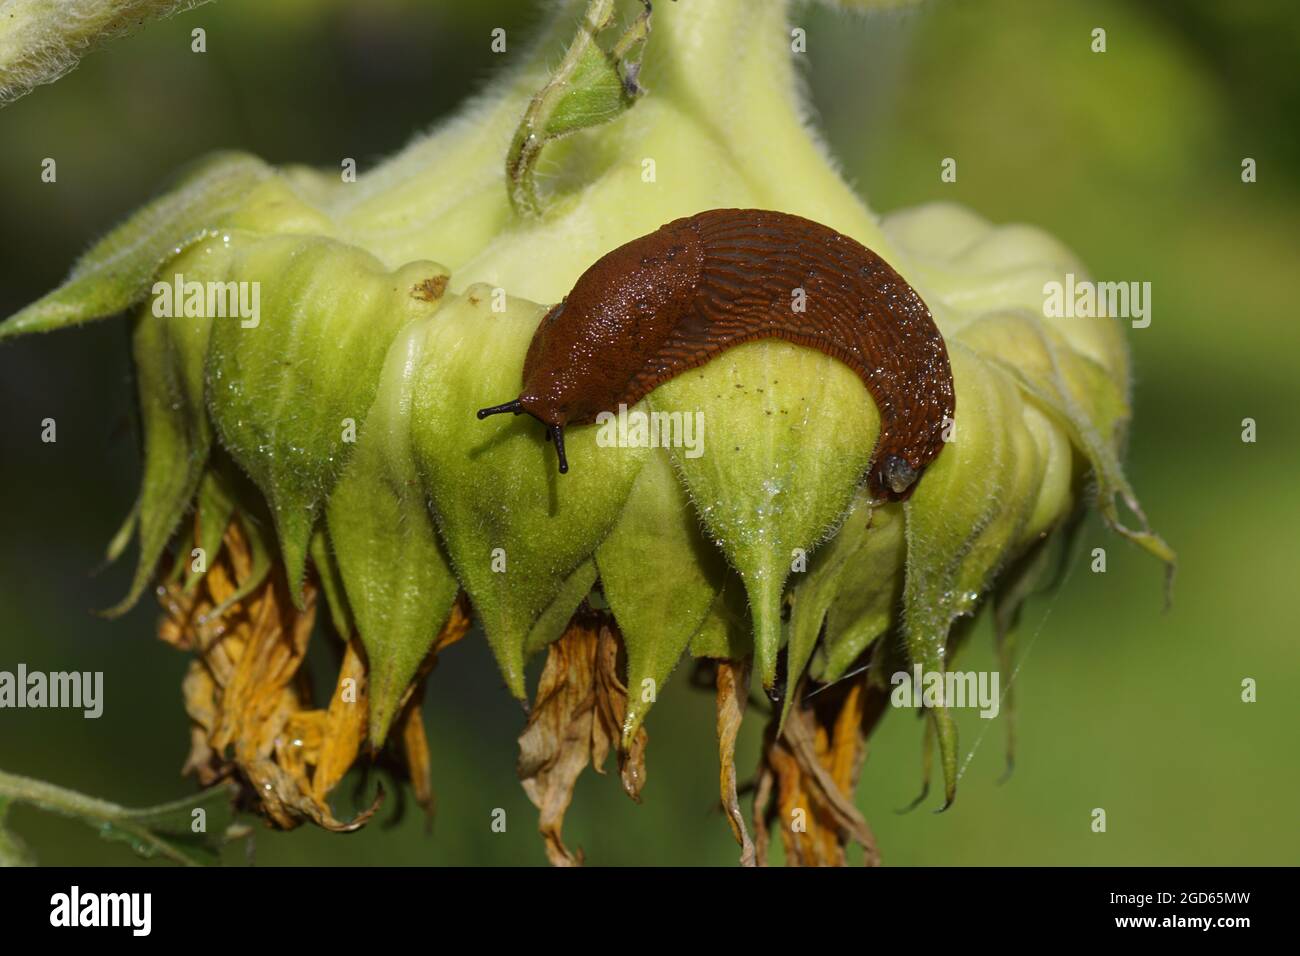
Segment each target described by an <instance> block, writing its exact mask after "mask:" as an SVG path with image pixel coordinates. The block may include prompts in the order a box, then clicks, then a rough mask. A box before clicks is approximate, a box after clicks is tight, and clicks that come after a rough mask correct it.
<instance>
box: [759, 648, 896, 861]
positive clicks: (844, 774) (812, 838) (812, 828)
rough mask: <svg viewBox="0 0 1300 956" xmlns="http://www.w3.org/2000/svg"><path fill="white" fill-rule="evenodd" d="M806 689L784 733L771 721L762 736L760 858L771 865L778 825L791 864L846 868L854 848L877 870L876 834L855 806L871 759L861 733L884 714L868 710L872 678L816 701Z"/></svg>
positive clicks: (844, 685) (803, 687)
mask: <svg viewBox="0 0 1300 956" xmlns="http://www.w3.org/2000/svg"><path fill="white" fill-rule="evenodd" d="M805 691H806V684H804V683H801V685H800V686H799V687H798V688H797V689H796V690H795V691H794V693H796V694H797V695H798V697H797V700H799V701H800V702H799V703H798V704H796V705H795V706H794V707H793V708H792V709H791V711H790V713H789V715H788V717H787V718H786V722H785V728H784V731H783V732H782V733H781V734H779V735H778V734H777V732H776V727H777V719H776V718H773V720H772V722H771V723H770V724H769V726H768V730H767V733H766V734H765V738H764V752H763V761H762V766H761V767H760V769H759V777H758V783H757V792H756V795H755V803H754V818H755V825H756V826H757V827H759V830H760V832H759V838H758V841H759V842H758V846H757V847H756V857H757V860H758V862H759V864H760V865H766V862H767V835H766V830H767V827H768V826H770V825H771V824H772V823H773V822H774V821H776V822H777V823H778V827H779V832H780V834H781V841H782V844H783V846H784V847H785V855H786V861H787V863H788V864H789V865H792V866H844V865H845V864H846V863H847V862H848V857H847V853H846V848H847V845H848V844H849V843H850V842H852V843H857V844H858V845H860V846H861V847H862V848H863V851H864V855H865V862H866V864H867V865H868V866H878V865H879V864H880V854H879V852H878V850H877V849H876V840H875V836H874V835H873V834H872V832H871V828H870V827H869V826H868V825H867V821H866V819H865V818H864V817H863V816H862V814H861V812H860V811H859V810H858V808H857V807H856V806H855V805H854V802H853V791H854V789H855V788H856V786H857V781H858V775H859V773H860V772H861V769H862V763H863V761H864V760H865V758H866V746H865V742H864V738H863V727H864V724H866V723H873V722H874V720H875V719H878V716H879V713H878V710H877V708H876V706H875V704H876V702H875V701H874V700H872V701H871V706H868V699H869V697H871V695H870V694H869V690H868V684H867V678H866V676H865V674H864V676H863V677H861V678H859V679H856V680H854V681H851V682H850V681H845V682H843V683H842V684H840V685H836V686H835V687H833V688H831V689H830V692H829V693H826V694H821V695H818V697H817V699H816V702H815V703H814V702H809V701H807V700H806V698H805ZM869 714H870V716H869ZM773 790H775V796H776V803H775V806H773V805H772V803H771V795H772V792H773Z"/></svg>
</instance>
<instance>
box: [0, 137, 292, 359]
mask: <svg viewBox="0 0 1300 956" xmlns="http://www.w3.org/2000/svg"><path fill="white" fill-rule="evenodd" d="M271 175H272V170H271V168H270V167H269V166H267V165H266V164H265V163H263V162H262V161H261V160H260V159H257V158H255V157H252V156H245V155H243V154H240V153H222V154H218V155H216V156H213V157H210V158H208V159H206V160H204V161H202V162H201V163H200V164H199V165H198V166H197V167H196V168H195V169H194V170H193V171H192V172H190V173H189V174H188V175H186V176H185V177H184V178H183V179H182V180H181V182H180V183H179V184H178V185H177V186H176V187H175V188H174V189H172V190H171V191H170V192H168V193H167V194H165V195H163V196H161V197H160V198H158V199H155V200H154V201H153V202H151V203H149V204H148V205H147V206H145V207H144V208H143V209H140V210H139V211H138V212H136V213H135V214H134V215H132V216H131V218H130V219H128V220H127V221H126V222H125V223H123V224H122V225H121V226H118V227H117V228H116V229H114V230H113V231H112V232H110V233H109V234H108V235H107V236H105V237H104V238H103V239H101V240H100V241H99V242H98V243H96V244H95V246H94V247H92V248H91V250H90V251H89V252H87V253H86V254H85V255H84V256H83V257H82V258H81V259H80V260H79V261H78V262H77V264H76V266H74V267H73V269H72V274H71V275H69V276H68V279H67V281H66V282H64V283H63V285H61V286H59V288H57V289H55V290H54V291H53V292H51V293H49V294H48V295H46V296H45V297H44V298H42V299H40V300H38V301H36V302H34V303H32V304H31V305H29V306H28V307H27V308H25V309H23V310H22V311H21V312H18V313H15V314H14V315H12V316H10V317H9V318H8V319H7V320H6V321H5V322H3V323H0V341H3V340H4V339H7V338H11V337H13V336H16V335H25V334H27V333H29V332H48V331H51V330H53V329H60V328H64V327H67V326H70V325H77V324H78V323H81V322H89V321H91V320H92V319H103V318H107V317H108V316H111V315H117V314H118V313H119V312H124V311H126V310H127V309H129V308H131V307H132V306H134V305H137V304H139V303H140V302H142V301H144V298H145V296H146V295H147V293H148V291H149V288H150V286H151V284H152V283H153V280H154V277H155V274H156V273H157V272H158V270H159V267H160V266H162V265H163V264H164V263H165V262H167V261H168V260H169V259H172V258H174V257H175V256H176V255H177V254H178V253H181V252H183V251H185V250H186V249H188V248H189V247H190V246H191V245H193V244H194V243H196V242H199V241H200V240H202V239H204V238H207V237H212V236H217V235H218V232H219V229H220V226H221V225H222V223H223V221H224V220H225V219H226V217H227V216H228V215H229V214H230V213H231V212H232V211H233V210H234V209H235V208H237V207H238V206H239V205H240V204H241V203H244V202H246V201H247V199H248V195H249V191H250V190H252V189H253V188H254V187H255V186H256V185H257V184H258V183H259V182H261V181H262V180H264V179H266V178H267V177H269V176H271Z"/></svg>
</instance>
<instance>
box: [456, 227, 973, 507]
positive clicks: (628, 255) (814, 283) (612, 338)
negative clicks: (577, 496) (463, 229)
mask: <svg viewBox="0 0 1300 956" xmlns="http://www.w3.org/2000/svg"><path fill="white" fill-rule="evenodd" d="M799 289H802V290H803V297H802V298H803V305H804V308H803V310H802V311H800V310H797V309H796V305H797V304H798V298H799V297H798V294H797V291H796V290H799ZM764 338H779V339H784V340H786V341H787V342H793V343H795V344H796V345H803V346H807V347H809V348H813V349H817V350H818V351H820V352H824V353H826V354H827V355H830V356H832V357H834V358H837V359H839V360H840V361H842V362H844V363H845V364H846V365H848V366H849V367H850V368H852V369H853V371H855V372H856V373H857V374H858V376H859V377H860V378H861V379H862V381H863V382H864V383H865V384H866V387H867V389H868V391H870V393H871V396H872V398H873V399H874V400H875V403H876V406H877V408H878V409H879V411H880V422H881V430H880V438H879V439H878V441H877V443H876V449H875V452H874V454H873V455H872V466H871V470H870V475H869V479H868V480H869V482H870V488H871V491H872V493H873V494H874V495H876V496H877V497H886V496H888V497H892V498H906V497H907V496H908V495H909V494H910V493H911V490H912V488H913V486H914V484H915V482H916V480H917V478H919V477H920V474H921V472H922V470H924V468H925V467H926V466H927V465H928V464H929V463H930V462H931V461H933V460H934V458H935V456H937V455H938V454H939V451H940V450H941V449H942V447H943V437H942V434H943V427H944V420H945V418H951V417H952V415H953V411H954V395H953V385H952V370H951V369H950V368H949V365H948V352H947V349H946V348H945V347H944V342H943V337H942V336H941V335H940V334H939V329H938V328H937V327H936V326H935V324H934V319H933V318H932V317H931V315H930V310H929V309H928V308H927V307H926V305H925V303H924V302H923V301H921V297H920V296H919V295H918V294H917V293H916V290H915V289H913V288H912V287H911V286H910V285H908V284H907V282H905V281H904V280H903V278H902V277H901V276H900V275H899V274H898V273H897V272H895V271H894V270H893V269H892V268H890V267H889V265H888V264H887V263H886V262H885V261H884V260H883V259H881V258H880V257H879V256H878V255H876V254H875V253H874V252H872V251H871V250H870V249H867V248H866V247H865V246H863V245H861V244H860V243H858V242H855V241H854V240H853V239H850V238H849V237H848V236H845V235H841V234H840V233H838V232H836V231H835V230H834V229H831V228H829V227H827V226H823V225H821V224H820V223H816V222H813V221H811V220H809V219H804V218H802V217H800V216H792V215H789V214H787V213H782V212H772V211H768V210H762V209H712V210H709V211H707V212H701V213H697V214H696V215H694V216H688V217H687V218H684V219H677V220H675V221H673V222H670V223H668V224H667V225H665V226H662V227H661V228H659V229H658V230H656V231H655V232H652V233H650V234H649V235H646V236H642V237H640V238H639V239H633V240H632V241H631V242H628V243H626V244H625V245H622V246H619V247H618V248H617V249H615V250H613V251H612V252H610V253H608V254H607V255H605V256H602V257H601V258H600V259H598V260H597V261H596V263H595V264H594V265H592V266H591V268H589V269H588V270H587V271H586V272H584V273H583V274H582V275H581V276H580V277H579V278H578V281H577V283H576V284H575V285H574V287H573V291H572V292H570V293H569V294H568V295H567V296H566V297H565V298H564V300H563V301H562V302H560V304H559V305H556V306H555V307H554V308H552V309H551V310H550V311H549V312H547V314H546V315H545V316H544V317H543V318H542V321H541V324H540V325H539V326H538V328H537V332H536V333H535V334H534V335H533V340H532V343H531V344H530V345H529V348H528V354H527V357H526V358H525V360H524V372H523V391H522V392H521V393H520V395H519V397H518V398H517V399H515V400H514V401H512V402H507V403H505V404H504V405H496V406H493V407H491V408H484V409H480V410H479V412H478V417H479V418H480V419H481V418H486V417H487V416H489V415H496V414H500V413H503V412H513V413H514V414H516V415H518V414H519V413H520V412H527V413H528V414H530V415H532V416H533V417H534V418H536V419H537V420H538V421H540V422H542V423H543V424H544V425H546V428H547V438H548V439H554V440H555V449H556V452H557V454H558V456H559V462H560V471H561V472H565V471H568V462H567V460H566V459H565V455H564V428H565V426H566V425H571V424H572V425H579V424H586V423H589V422H594V421H595V420H596V416H597V414H598V413H600V412H602V411H614V410H616V409H617V407H618V405H619V403H624V404H626V405H628V406H632V405H634V404H636V402H638V401H640V399H642V398H643V397H644V396H645V395H646V394H647V393H648V392H650V391H651V390H653V389H654V388H655V387H656V386H658V385H659V384H660V383H662V382H664V381H666V380H667V379H670V378H672V377H673V376H675V375H678V374H680V373H681V372H684V371H686V370H687V369H691V368H695V367H697V366H700V365H703V364H704V363H705V362H707V361H708V360H709V359H711V358H713V357H714V356H715V355H717V354H718V353H719V352H721V351H722V350H723V349H727V348H730V347H731V346H733V345H739V344H740V343H742V342H752V341H754V340H756V339H764Z"/></svg>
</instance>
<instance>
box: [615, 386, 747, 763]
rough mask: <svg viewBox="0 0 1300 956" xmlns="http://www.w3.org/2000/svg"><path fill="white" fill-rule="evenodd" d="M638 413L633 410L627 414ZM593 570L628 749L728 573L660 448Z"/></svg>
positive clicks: (625, 744)
mask: <svg viewBox="0 0 1300 956" xmlns="http://www.w3.org/2000/svg"><path fill="white" fill-rule="evenodd" d="M642 410H643V408H642V406H641V405H638V406H636V407H635V408H634V409H632V410H631V411H632V412H639V411H642ZM629 414H631V412H629ZM596 566H597V567H598V568H599V570H600V581H601V587H602V588H603V590H604V593H605V599H606V600H607V601H608V602H609V606H610V610H612V611H613V612H614V617H615V619H616V620H617V621H618V626H619V630H621V631H622V633H623V644H624V646H625V647H626V648H627V686H628V702H627V715H626V717H625V719H624V721H623V741H624V746H628V745H630V743H631V741H632V739H633V738H634V737H635V735H636V732H637V730H638V729H639V728H640V726H641V722H642V721H643V720H645V715H646V713H647V712H648V711H649V710H650V707H651V705H652V704H653V703H654V700H655V698H656V697H657V696H658V694H659V692H660V691H661V690H662V689H663V687H664V685H665V683H666V682H667V680H668V676H669V675H670V674H671V673H672V671H673V668H674V667H676V666H677V662H678V660H680V659H681V656H682V654H684V653H685V652H686V647H687V645H688V644H689V643H690V640H691V638H692V637H693V636H694V635H695V634H696V632H697V631H699V629H700V626H701V625H702V624H703V623H704V620H705V618H706V617H707V616H708V614H709V611H710V610H711V609H712V607H713V602H714V600H715V599H716V598H717V596H718V593H719V591H720V590H721V587H722V583H723V581H724V579H725V575H726V563H725V562H724V561H723V559H722V555H721V554H720V553H719V552H718V550H717V548H715V547H714V546H713V544H712V543H711V542H710V541H709V540H708V539H707V538H706V537H705V536H704V534H703V532H702V531H701V528H700V521H699V518H698V517H696V514H695V510H694V509H693V508H692V507H691V502H690V499H689V498H688V497H687V495H686V491H685V489H684V488H682V485H681V482H680V481H679V480H678V478H677V475H676V474H675V473H674V471H673V466H672V462H671V459H670V458H669V455H668V452H667V451H666V450H664V449H655V450H652V451H651V452H650V455H649V457H648V459H647V461H646V464H645V467H644V468H642V469H641V474H640V475H639V476H637V480H636V484H635V485H633V486H632V494H631V495H630V496H629V498H628V501H627V505H626V506H625V507H624V508H623V513H622V514H621V515H620V516H619V519H618V523H617V524H615V525H614V528H613V530H612V531H610V533H609V537H607V538H606V539H605V541H604V542H603V543H602V544H601V546H600V547H599V548H597V549H596ZM647 681H649V682H650V683H649V684H648V685H647V683H646V682H647ZM647 692H648V693H647Z"/></svg>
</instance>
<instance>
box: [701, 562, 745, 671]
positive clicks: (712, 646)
mask: <svg viewBox="0 0 1300 956" xmlns="http://www.w3.org/2000/svg"><path fill="white" fill-rule="evenodd" d="M753 653H754V625H753V622H752V619H751V617H750V614H749V604H748V603H747V598H746V596H745V582H744V581H742V580H741V579H740V575H739V574H737V573H736V570H735V569H734V568H732V567H727V568H726V571H725V575H724V578H723V584H722V590H721V591H720V592H719V593H718V595H717V597H715V598H714V599H713V604H712V606H711V607H710V608H709V613H708V614H706V615H705V616H704V621H703V622H702V623H701V624H700V629H699V630H698V631H696V632H695V634H694V635H692V637H691V643H690V654H691V657H695V658H712V659H713V660H720V661H740V660H744V659H745V658H747V657H749V656H750V655H752V654H753Z"/></svg>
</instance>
